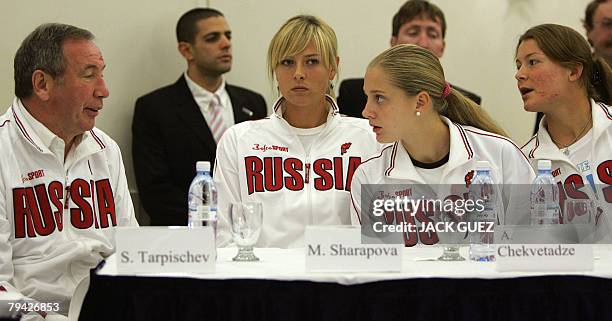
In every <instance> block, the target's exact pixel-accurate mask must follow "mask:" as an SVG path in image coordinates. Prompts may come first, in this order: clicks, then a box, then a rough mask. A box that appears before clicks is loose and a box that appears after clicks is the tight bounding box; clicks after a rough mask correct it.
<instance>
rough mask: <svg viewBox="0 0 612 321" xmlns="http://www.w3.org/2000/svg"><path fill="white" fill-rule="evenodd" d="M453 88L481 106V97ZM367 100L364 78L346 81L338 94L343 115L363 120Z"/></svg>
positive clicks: (342, 83) (341, 84)
mask: <svg viewBox="0 0 612 321" xmlns="http://www.w3.org/2000/svg"><path fill="white" fill-rule="evenodd" d="M452 86H453V88H455V89H457V91H459V92H460V93H462V94H463V95H464V96H465V97H467V98H469V99H471V100H472V101H474V102H475V103H476V104H478V105H480V102H481V98H480V96H478V95H476V94H474V93H472V92H469V91H467V90H465V89H462V88H459V87H457V86H455V85H452ZM367 100H368V97H367V96H366V95H365V93H364V92H363V78H353V79H345V80H343V81H342V82H341V83H340V90H339V92H338V108H340V113H341V114H345V115H347V116H352V117H361V118H363V116H362V115H361V112H362V111H363V108H365V105H366V102H367Z"/></svg>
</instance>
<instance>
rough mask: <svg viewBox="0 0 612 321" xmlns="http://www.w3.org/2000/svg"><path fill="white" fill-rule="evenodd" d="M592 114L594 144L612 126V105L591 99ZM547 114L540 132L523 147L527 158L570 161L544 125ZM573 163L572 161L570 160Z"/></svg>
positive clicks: (541, 121) (540, 125) (541, 122)
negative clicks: (611, 107) (611, 108)
mask: <svg viewBox="0 0 612 321" xmlns="http://www.w3.org/2000/svg"><path fill="white" fill-rule="evenodd" d="M590 103H591V115H592V117H593V128H592V129H591V130H592V131H593V142H592V144H593V146H595V144H596V142H597V140H598V139H599V138H600V137H601V136H602V134H604V133H605V132H607V131H608V130H609V128H610V126H612V111H611V110H610V106H608V105H606V104H603V103H598V102H595V101H594V100H592V99H591V101H590ZM545 121H546V116H544V117H542V119H541V120H540V124H539V129H538V133H537V134H535V135H534V136H533V137H531V139H530V140H529V141H528V142H527V143H526V144H525V145H524V146H523V147H522V148H521V149H522V150H523V152H524V153H525V155H526V156H527V158H528V159H529V160H530V161H531V160H534V159H550V160H561V161H566V162H570V160H569V158H568V157H567V156H566V155H564V154H563V153H562V152H561V151H560V150H559V148H557V145H556V144H555V143H554V142H553V141H552V139H551V138H550V135H549V134H548V130H547V129H546V128H545V127H544V124H545ZM570 163H571V162H570Z"/></svg>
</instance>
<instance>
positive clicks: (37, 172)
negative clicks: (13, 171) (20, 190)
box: [21, 169, 45, 183]
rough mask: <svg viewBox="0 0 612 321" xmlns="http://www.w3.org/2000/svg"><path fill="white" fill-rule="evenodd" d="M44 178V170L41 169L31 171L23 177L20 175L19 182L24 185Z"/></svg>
mask: <svg viewBox="0 0 612 321" xmlns="http://www.w3.org/2000/svg"><path fill="white" fill-rule="evenodd" d="M42 177H45V170H43V169H37V170H35V171H31V172H29V173H27V174H25V175H21V182H22V183H25V182H28V181H31V180H34V179H37V178H42Z"/></svg>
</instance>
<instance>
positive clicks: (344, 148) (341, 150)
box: [340, 143, 353, 155]
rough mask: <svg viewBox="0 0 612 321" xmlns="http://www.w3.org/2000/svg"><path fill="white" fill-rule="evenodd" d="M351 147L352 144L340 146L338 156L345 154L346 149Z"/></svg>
mask: <svg viewBox="0 0 612 321" xmlns="http://www.w3.org/2000/svg"><path fill="white" fill-rule="evenodd" d="M351 145H353V143H344V144H342V145H340V155H344V154H346V152H347V151H348V149H349V148H351Z"/></svg>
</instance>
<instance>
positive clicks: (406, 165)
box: [351, 117, 535, 246]
mask: <svg viewBox="0 0 612 321" xmlns="http://www.w3.org/2000/svg"><path fill="white" fill-rule="evenodd" d="M442 120H443V121H444V122H445V123H446V124H447V125H448V128H449V130H450V153H449V158H448V163H447V165H446V168H445V169H444V172H443V174H442V179H441V181H440V183H439V184H444V185H448V186H442V185H440V186H439V188H438V191H437V192H436V193H437V197H438V198H439V199H444V198H446V197H448V196H449V195H457V196H458V197H461V196H462V195H464V193H467V192H468V190H469V187H468V186H469V184H470V183H471V180H472V178H473V176H474V170H475V168H476V162H477V161H489V163H490V164H491V167H492V168H491V176H492V178H493V182H494V183H495V184H504V190H503V191H502V193H503V198H504V200H505V202H506V203H505V204H510V205H509V206H508V207H507V210H506V211H505V216H503V217H498V222H499V223H500V224H529V217H528V216H527V215H526V214H527V213H528V210H529V204H517V202H512V196H513V195H517V193H518V191H517V190H515V189H513V188H512V187H511V186H510V185H509V184H517V185H515V186H516V189H518V188H523V189H524V188H525V187H526V185H527V184H530V183H531V182H532V180H533V179H534V177H535V176H534V173H533V170H532V169H531V167H530V166H529V162H528V161H527V158H526V157H525V155H523V153H522V152H521V150H520V149H519V147H517V146H516V145H515V144H514V143H513V142H512V141H511V140H510V139H508V138H506V137H503V136H499V135H497V134H493V133H490V132H486V131H483V130H481V129H478V128H474V127H471V126H463V125H459V124H456V123H453V122H451V121H450V119H448V118H446V117H442ZM362 184H398V185H400V184H404V185H405V184H432V183H431V182H425V181H424V179H423V178H422V177H421V176H420V175H419V174H418V172H417V171H416V169H415V168H414V165H413V164H412V161H411V160H410V156H409V155H408V153H407V152H406V150H405V149H404V147H403V146H402V144H401V143H399V142H395V143H394V144H392V145H388V146H386V147H385V148H384V149H383V150H382V152H381V153H380V154H379V155H377V156H375V157H373V158H371V159H368V160H366V161H364V162H363V163H362V164H361V166H359V168H358V169H357V171H356V172H355V175H354V176H353V182H352V187H351V198H352V205H353V206H351V220H352V222H353V224H360V223H361V207H362V204H361V185H362ZM435 184H438V183H435ZM449 184H453V185H452V186H450V185H449ZM518 184H524V185H518ZM404 187H406V186H404ZM442 187H444V188H448V189H452V191H450V190H445V191H442V190H441V188H442ZM387 192H388V191H385V193H387ZM393 192H394V193H395V195H403V194H401V193H402V192H404V191H401V190H400V191H393ZM441 193H444V194H448V195H440V194H441ZM515 199H517V198H516V197H515ZM516 213H522V214H519V215H517V214H516ZM513 214H514V215H513ZM501 215H504V214H503V213H502V214H501ZM416 219H417V220H419V221H421V219H420V217H419V216H417V217H416ZM400 223H401V222H394V223H393V224H400ZM411 233H412V232H411ZM415 233H416V232H415ZM408 239H411V240H412V241H415V240H416V238H415V237H411V238H408ZM418 243H422V244H428V245H430V244H435V243H437V236H435V235H433V234H431V233H419V235H418ZM415 244H416V242H413V243H412V244H406V245H407V246H412V245H415Z"/></svg>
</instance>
